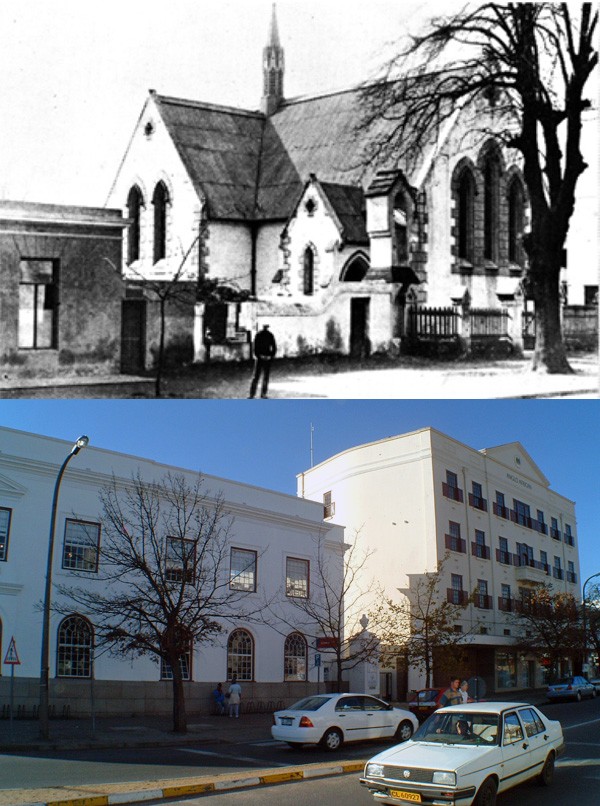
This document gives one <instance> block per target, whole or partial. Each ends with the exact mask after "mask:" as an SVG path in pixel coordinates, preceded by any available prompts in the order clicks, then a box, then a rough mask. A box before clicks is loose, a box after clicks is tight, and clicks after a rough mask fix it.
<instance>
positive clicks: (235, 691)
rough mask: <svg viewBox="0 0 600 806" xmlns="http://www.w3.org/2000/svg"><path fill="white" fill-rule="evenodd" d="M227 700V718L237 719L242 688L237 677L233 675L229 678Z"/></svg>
mask: <svg viewBox="0 0 600 806" xmlns="http://www.w3.org/2000/svg"><path fill="white" fill-rule="evenodd" d="M227 694H228V695H229V696H228V698H227V699H228V700H229V716H230V717H232V716H235V718H236V719H237V718H238V717H239V715H240V702H241V700H242V687H241V686H240V684H239V683H238V681H237V675H236V674H234V675H233V677H232V678H231V683H230V685H229V691H228V692H227Z"/></svg>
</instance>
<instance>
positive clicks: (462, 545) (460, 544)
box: [446, 521, 467, 554]
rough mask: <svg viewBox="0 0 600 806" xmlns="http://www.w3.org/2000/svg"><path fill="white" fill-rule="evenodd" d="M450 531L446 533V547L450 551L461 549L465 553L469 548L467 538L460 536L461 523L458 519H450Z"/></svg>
mask: <svg viewBox="0 0 600 806" xmlns="http://www.w3.org/2000/svg"><path fill="white" fill-rule="evenodd" d="M448 532H449V534H447V535H446V548H447V549H449V550H450V551H459V552H461V553H462V554H464V553H465V552H466V550H467V544H466V541H465V540H461V537H460V523H456V521H448Z"/></svg>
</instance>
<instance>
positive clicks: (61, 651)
mask: <svg viewBox="0 0 600 806" xmlns="http://www.w3.org/2000/svg"><path fill="white" fill-rule="evenodd" d="M69 621H76V622H79V623H80V624H82V625H86V626H87V628H88V630H87V634H88V635H89V639H90V640H89V643H85V642H83V643H74V642H71V643H66V641H62V642H61V633H62V632H63V631H64V630H65V625H66V624H68V622H69ZM72 632H75V630H72ZM94 646H95V644H94V627H93V625H92V623H91V622H90V621H89V620H88V619H87V618H85V617H84V616H81V615H79V613H71V614H70V615H68V616H65V618H63V619H62V621H61V622H60V624H59V625H58V628H57V631H56V677H60V678H68V679H73V678H78V679H80V680H81V679H83V680H89V679H90V678H91V677H92V672H93V664H94ZM65 647H67V648H68V647H70V648H71V649H72V650H73V649H74V650H75V651H76V654H77V655H78V656H79V657H76V658H75V660H73V659H72V658H71V657H67V656H66V652H65ZM77 650H79V651H78V652H77ZM67 663H71V664H72V667H73V668H79V667H80V665H81V663H83V669H84V671H85V670H87V673H84V674H67V673H66V672H65V671H64V665H65V664H67ZM61 664H63V671H61Z"/></svg>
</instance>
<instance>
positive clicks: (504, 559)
mask: <svg viewBox="0 0 600 806" xmlns="http://www.w3.org/2000/svg"><path fill="white" fill-rule="evenodd" d="M518 559H519V558H518V557H517V555H516V554H511V553H510V551H502V549H496V560H497V561H498V562H499V563H502V565H517V564H518Z"/></svg>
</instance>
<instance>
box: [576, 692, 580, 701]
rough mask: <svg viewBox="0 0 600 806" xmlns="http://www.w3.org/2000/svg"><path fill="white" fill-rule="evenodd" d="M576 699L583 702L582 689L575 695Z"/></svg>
mask: <svg viewBox="0 0 600 806" xmlns="http://www.w3.org/2000/svg"><path fill="white" fill-rule="evenodd" d="M575 699H576V700H577V702H581V691H578V692H577V694H576V695H575Z"/></svg>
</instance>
